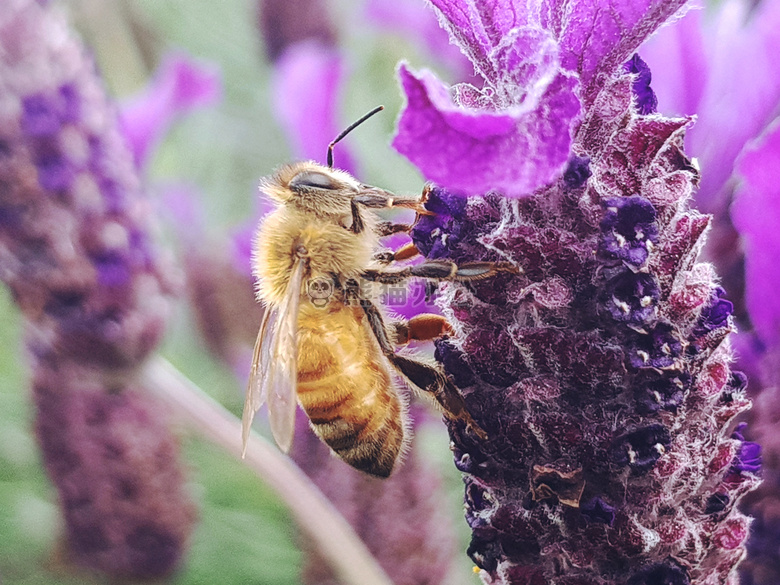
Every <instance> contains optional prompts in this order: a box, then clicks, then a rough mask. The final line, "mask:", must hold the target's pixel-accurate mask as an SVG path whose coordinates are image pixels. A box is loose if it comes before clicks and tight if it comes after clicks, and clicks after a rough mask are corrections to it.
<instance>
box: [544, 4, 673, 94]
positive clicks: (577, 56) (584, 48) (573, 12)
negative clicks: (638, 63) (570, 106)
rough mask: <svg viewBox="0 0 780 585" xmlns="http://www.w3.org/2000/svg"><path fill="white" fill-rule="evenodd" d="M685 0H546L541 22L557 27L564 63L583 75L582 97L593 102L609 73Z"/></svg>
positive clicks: (555, 29)
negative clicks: (573, 0) (572, 0)
mask: <svg viewBox="0 0 780 585" xmlns="http://www.w3.org/2000/svg"><path fill="white" fill-rule="evenodd" d="M685 3H686V0H632V1H630V2H627V1H626V0H595V1H593V2H576V3H573V4H572V3H571V2H569V1H568V0H546V2H544V4H545V6H544V8H543V9H542V10H543V15H542V25H543V26H544V27H545V28H547V29H548V30H552V31H554V32H555V34H556V36H557V37H558V39H559V43H560V47H561V65H562V67H564V68H565V69H568V70H570V71H576V72H577V73H578V74H579V75H580V81H581V82H582V86H583V88H584V92H583V101H584V102H585V103H592V101H593V99H594V98H595V96H596V95H597V94H598V92H599V90H600V89H601V87H602V85H603V84H602V83H601V77H602V76H603V75H611V74H612V73H613V72H614V71H616V70H617V69H618V67H620V65H621V64H622V63H624V62H625V61H627V60H628V58H629V57H630V56H631V54H632V53H634V52H635V51H636V50H637V48H639V45H641V44H642V42H643V41H644V40H645V39H646V38H647V37H648V36H650V35H651V34H652V33H653V32H654V31H655V30H656V29H657V28H658V27H659V26H661V25H662V24H663V23H664V22H665V21H666V20H667V19H668V18H669V17H671V16H672V15H673V14H674V13H675V12H677V11H678V10H679V9H680V8H682V6H683V5H684V4H685Z"/></svg>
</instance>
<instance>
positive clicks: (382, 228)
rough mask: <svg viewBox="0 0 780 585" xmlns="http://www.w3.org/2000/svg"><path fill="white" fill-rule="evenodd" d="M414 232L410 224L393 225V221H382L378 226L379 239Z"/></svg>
mask: <svg viewBox="0 0 780 585" xmlns="http://www.w3.org/2000/svg"><path fill="white" fill-rule="evenodd" d="M411 230H412V226H411V225H409V224H408V223H393V222H392V221H381V222H379V223H378V224H377V226H376V231H377V233H378V234H379V237H381V238H384V237H385V236H392V235H393V234H407V233H409V232H410V231H411Z"/></svg>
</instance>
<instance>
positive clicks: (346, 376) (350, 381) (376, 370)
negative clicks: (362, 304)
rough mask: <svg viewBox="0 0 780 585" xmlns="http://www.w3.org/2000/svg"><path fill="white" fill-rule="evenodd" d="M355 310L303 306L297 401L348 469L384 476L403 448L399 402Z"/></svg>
mask: <svg viewBox="0 0 780 585" xmlns="http://www.w3.org/2000/svg"><path fill="white" fill-rule="evenodd" d="M363 319H364V316H363V312H362V309H360V308H359V307H354V308H353V307H346V306H344V305H342V304H341V303H338V302H331V303H329V304H328V306H327V307H324V308H317V307H314V306H312V305H311V304H309V303H303V304H302V306H301V310H300V315H299V318H298V327H299V332H298V335H299V337H298V401H299V402H300V404H301V406H302V407H303V409H304V410H305V411H306V414H307V415H308V417H309V420H310V421H311V423H312V427H313V429H314V431H315V432H316V433H317V435H318V436H319V437H320V438H321V439H322V440H323V441H324V442H325V443H326V444H327V445H328V446H329V447H330V448H331V449H333V451H334V452H335V453H336V454H337V455H338V456H339V457H341V459H343V460H344V461H346V462H347V463H349V464H350V465H352V466H353V467H355V468H357V469H360V470H361V471H365V472H366V473H370V474H372V475H376V476H379V477H387V476H388V475H390V473H391V472H392V470H393V466H394V465H395V461H396V459H397V458H398V455H399V454H400V452H401V450H402V447H403V444H404V420H405V412H404V406H403V404H402V403H401V399H400V398H399V396H398V394H397V392H396V390H395V387H394V383H393V379H392V377H391V375H390V373H389V372H388V371H387V366H386V365H385V363H386V362H385V360H384V359H383V358H382V356H381V354H380V353H379V350H378V347H377V343H376V340H374V339H373V338H372V337H371V336H372V333H371V332H370V330H369V328H368V327H367V326H366V325H365V324H364V323H363Z"/></svg>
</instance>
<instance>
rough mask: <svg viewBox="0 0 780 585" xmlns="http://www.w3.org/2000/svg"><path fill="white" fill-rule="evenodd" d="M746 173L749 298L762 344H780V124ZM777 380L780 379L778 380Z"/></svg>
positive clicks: (745, 162) (736, 218)
mask: <svg viewBox="0 0 780 585" xmlns="http://www.w3.org/2000/svg"><path fill="white" fill-rule="evenodd" d="M737 171H738V173H739V175H740V176H741V177H742V180H743V182H742V183H741V184H740V186H739V188H738V190H737V192H736V194H735V198H734V205H733V206H732V208H731V217H732V220H733V222H734V227H736V228H737V230H739V232H740V234H741V235H742V238H743V240H744V253H745V285H746V286H745V302H746V306H747V309H748V312H749V314H750V320H751V322H752V324H753V330H754V331H755V333H756V335H757V336H758V338H759V339H760V340H761V342H762V343H763V344H764V345H765V346H767V347H777V346H780V294H778V283H780V268H778V257H780V230H778V221H780V124H778V123H777V122H776V123H775V124H773V125H772V126H771V127H770V128H769V129H768V130H767V132H766V133H765V134H764V135H762V136H761V138H760V139H759V140H757V141H755V142H752V143H750V144H749V145H748V146H747V147H746V149H745V150H744V151H743V155H742V157H741V158H740V160H739V162H738V164H737ZM776 383H780V380H777V381H776Z"/></svg>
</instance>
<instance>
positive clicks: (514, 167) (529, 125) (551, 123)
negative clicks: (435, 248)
mask: <svg viewBox="0 0 780 585" xmlns="http://www.w3.org/2000/svg"><path fill="white" fill-rule="evenodd" d="M400 76H401V83H402V85H403V87H404V90H405V92H406V96H407V106H406V108H405V110H404V112H403V113H402V115H401V118H400V120H399V122H398V131H397V134H396V137H395V139H394V140H393V146H394V147H395V149H396V150H398V152H400V153H401V154H403V155H404V156H406V157H407V158H408V159H409V160H410V161H412V163H414V164H415V165H417V167H418V168H420V170H421V171H422V172H423V174H424V175H425V177H426V179H429V180H431V181H434V182H436V183H438V184H440V185H442V186H444V187H447V188H450V189H453V190H455V191H465V192H470V193H484V192H487V191H489V190H492V189H496V190H499V191H501V192H503V193H504V194H506V195H508V196H512V197H519V196H522V195H527V194H530V193H531V192H532V191H534V190H535V189H537V188H539V187H541V186H543V185H546V184H548V183H550V182H551V181H553V180H554V179H555V178H556V177H557V176H558V175H559V174H560V173H561V172H562V170H563V168H564V167H565V165H566V163H567V162H568V158H569V148H570V145H571V140H572V138H571V134H572V131H571V128H572V126H573V124H574V122H575V120H576V119H577V117H578V115H579V112H580V107H579V100H578V99H577V97H576V95H575V94H574V89H575V87H576V79H574V78H572V77H566V76H564V75H559V76H558V77H556V78H555V80H554V81H553V82H552V83H551V84H550V86H549V87H548V88H547V91H546V93H545V94H544V95H543V96H542V97H541V99H540V100H539V102H538V103H537V104H535V107H534V108H533V109H524V108H522V107H518V108H512V109H508V110H506V111H503V112H500V111H499V112H495V111H487V110H484V109H483V110H477V109H472V108H464V107H460V106H458V105H456V104H455V103H454V102H453V99H452V97H451V95H450V93H449V92H448V89H447V87H446V86H444V85H443V84H442V83H441V82H439V80H437V79H436V78H435V77H434V76H433V74H431V73H430V72H426V71H423V72H421V73H420V74H419V76H416V75H415V74H413V73H412V72H411V71H410V70H409V69H408V68H407V67H406V66H405V65H402V66H401V68H400ZM550 112H555V115H554V116H551V115H550Z"/></svg>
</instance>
